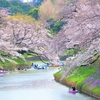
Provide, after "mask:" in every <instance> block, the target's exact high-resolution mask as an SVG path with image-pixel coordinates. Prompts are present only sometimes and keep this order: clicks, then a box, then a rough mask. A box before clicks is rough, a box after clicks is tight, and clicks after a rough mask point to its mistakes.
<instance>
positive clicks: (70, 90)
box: [69, 89, 78, 94]
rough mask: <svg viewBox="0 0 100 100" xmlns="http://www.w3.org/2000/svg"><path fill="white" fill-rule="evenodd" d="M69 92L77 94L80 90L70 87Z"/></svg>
mask: <svg viewBox="0 0 100 100" xmlns="http://www.w3.org/2000/svg"><path fill="white" fill-rule="evenodd" d="M69 93H72V94H76V93H78V90H73V89H69Z"/></svg>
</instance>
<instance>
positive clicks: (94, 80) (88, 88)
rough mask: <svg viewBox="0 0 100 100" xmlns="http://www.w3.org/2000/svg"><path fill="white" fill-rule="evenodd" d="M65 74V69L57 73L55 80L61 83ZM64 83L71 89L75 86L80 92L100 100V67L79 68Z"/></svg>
mask: <svg viewBox="0 0 100 100" xmlns="http://www.w3.org/2000/svg"><path fill="white" fill-rule="evenodd" d="M63 73H64V69H62V70H60V71H59V72H57V73H55V74H54V77H55V80H56V81H58V82H60V81H59V80H60V78H61V77H62V75H63ZM62 83H63V84H65V85H67V86H69V87H71V86H75V87H77V88H78V90H79V91H80V92H84V93H86V94H88V95H90V96H93V97H95V98H100V67H95V66H93V65H91V66H85V67H83V66H81V67H77V68H76V69H74V70H73V71H72V73H71V74H70V75H69V76H68V77H66V78H65V79H63V81H62Z"/></svg>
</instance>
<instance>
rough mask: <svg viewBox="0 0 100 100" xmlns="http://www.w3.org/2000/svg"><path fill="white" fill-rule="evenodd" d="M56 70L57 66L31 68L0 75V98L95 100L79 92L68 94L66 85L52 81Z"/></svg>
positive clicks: (5, 99)
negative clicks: (42, 68)
mask: <svg viewBox="0 0 100 100" xmlns="http://www.w3.org/2000/svg"><path fill="white" fill-rule="evenodd" d="M56 71H58V68H50V69H48V70H34V69H31V70H28V71H26V72H25V73H18V72H14V73H10V74H8V75H6V76H4V77H0V98H1V100H95V99H92V98H91V97H88V96H86V95H82V94H79V93H77V94H76V95H73V94H69V93H68V88H67V87H66V86H63V85H61V84H59V83H57V82H55V81H54V77H53V73H55V72H56Z"/></svg>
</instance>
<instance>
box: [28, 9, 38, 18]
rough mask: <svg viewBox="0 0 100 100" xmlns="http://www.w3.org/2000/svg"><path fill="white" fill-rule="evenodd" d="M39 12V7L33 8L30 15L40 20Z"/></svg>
mask: <svg viewBox="0 0 100 100" xmlns="http://www.w3.org/2000/svg"><path fill="white" fill-rule="evenodd" d="M38 12H39V8H33V9H31V10H30V11H29V13H28V15H30V16H32V17H33V18H35V19H36V20H38V17H39V15H38Z"/></svg>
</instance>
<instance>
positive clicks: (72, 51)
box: [66, 49, 78, 56]
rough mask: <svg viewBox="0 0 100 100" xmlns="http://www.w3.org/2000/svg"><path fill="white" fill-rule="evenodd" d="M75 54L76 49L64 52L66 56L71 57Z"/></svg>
mask: <svg viewBox="0 0 100 100" xmlns="http://www.w3.org/2000/svg"><path fill="white" fill-rule="evenodd" d="M77 52H78V50H77V49H69V50H67V51H66V55H67V56H72V55H74V54H76V53H77Z"/></svg>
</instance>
